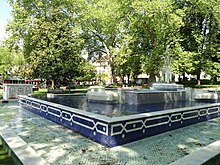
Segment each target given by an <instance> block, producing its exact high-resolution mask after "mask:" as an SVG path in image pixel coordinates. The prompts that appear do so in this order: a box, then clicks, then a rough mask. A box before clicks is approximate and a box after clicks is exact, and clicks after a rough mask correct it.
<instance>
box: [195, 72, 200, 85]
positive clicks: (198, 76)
mask: <svg viewBox="0 0 220 165" xmlns="http://www.w3.org/2000/svg"><path fill="white" fill-rule="evenodd" d="M200 74H201V72H200V71H198V72H197V74H196V78H197V85H201V82H200Z"/></svg>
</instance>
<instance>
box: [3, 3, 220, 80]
mask: <svg viewBox="0 0 220 165" xmlns="http://www.w3.org/2000/svg"><path fill="white" fill-rule="evenodd" d="M10 4H11V6H12V7H13V12H12V18H13V20H12V21H11V22H10V23H9V24H8V32H9V38H8V40H7V42H6V43H7V45H8V47H9V48H10V49H13V50H15V51H16V52H19V53H22V54H23V56H24V57H25V60H26V62H27V63H28V68H29V73H30V76H32V77H40V78H46V79H52V80H56V79H72V78H74V77H84V76H83V75H84V74H88V76H85V77H87V78H88V77H90V78H92V76H94V68H93V67H92V66H90V64H89V63H88V61H87V60H85V59H84V58H83V57H82V54H83V53H82V52H84V51H87V52H88V55H89V58H88V60H89V59H91V58H94V57H96V56H102V55H105V56H106V55H107V57H108V60H109V65H110V66H111V74H112V79H113V82H114V83H117V80H116V76H119V77H120V81H121V82H122V83H123V80H124V76H126V75H127V76H128V77H129V78H130V76H133V77H134V78H135V77H136V76H137V75H139V74H140V73H142V72H144V73H147V74H148V75H149V76H150V77H149V84H150V83H152V82H155V80H156V79H155V78H156V76H157V75H158V73H159V72H160V71H161V69H162V67H163V66H164V62H165V59H166V58H167V57H171V66H172V70H173V72H174V73H177V74H184V73H191V74H195V75H197V79H198V82H199V80H200V73H201V72H202V71H205V72H206V73H208V74H210V75H211V76H212V77H213V78H215V79H216V78H217V77H218V76H219V69H220V65H219V55H220V53H219V51H220V48H219V43H220V42H219V39H220V32H219V31H220V14H219V10H220V2H219V1H216V0H210V1H206V0H192V1H189V0H180V1H174V0H167V1H164V0H154V1H151V0H109V1H106V0H90V1H85V0H62V1H59V0H54V1H49V0H38V1H37V0H32V1H26V0H16V1H14V0H10ZM89 70H91V71H89Z"/></svg>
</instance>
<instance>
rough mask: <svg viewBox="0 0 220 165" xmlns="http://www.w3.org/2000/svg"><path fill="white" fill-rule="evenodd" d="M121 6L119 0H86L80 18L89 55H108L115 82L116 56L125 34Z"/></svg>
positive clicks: (121, 3) (121, 2)
mask: <svg viewBox="0 0 220 165" xmlns="http://www.w3.org/2000/svg"><path fill="white" fill-rule="evenodd" d="M123 7H124V6H123V1H119V0H111V1H106V0H92V1H88V3H87V8H86V11H84V15H85V16H84V19H82V20H83V22H82V27H83V37H84V39H85V41H86V48H87V51H88V53H89V56H90V57H94V56H100V55H101V56H102V55H107V56H108V59H109V64H110V66H111V72H112V73H111V74H112V78H113V82H114V83H115V84H116V83H117V80H116V67H117V66H116V65H117V64H118V63H117V61H118V59H116V57H117V56H118V53H119V52H120V54H121V51H119V49H120V48H121V41H122V40H123V38H124V36H125V31H124V30H125V28H124V26H125V21H124V13H123V11H124V10H123ZM125 54H127V53H124V55H125ZM121 55H122V54H121ZM127 55H128V54H127ZM126 57H127V56H126ZM117 58H118V57H117Z"/></svg>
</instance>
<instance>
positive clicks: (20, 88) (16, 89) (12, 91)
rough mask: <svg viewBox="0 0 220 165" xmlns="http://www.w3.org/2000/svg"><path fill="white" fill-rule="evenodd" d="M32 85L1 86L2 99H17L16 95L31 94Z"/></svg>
mask: <svg viewBox="0 0 220 165" xmlns="http://www.w3.org/2000/svg"><path fill="white" fill-rule="evenodd" d="M32 92H33V89H32V84H3V99H4V100H8V99H17V98H18V95H28V94H32Z"/></svg>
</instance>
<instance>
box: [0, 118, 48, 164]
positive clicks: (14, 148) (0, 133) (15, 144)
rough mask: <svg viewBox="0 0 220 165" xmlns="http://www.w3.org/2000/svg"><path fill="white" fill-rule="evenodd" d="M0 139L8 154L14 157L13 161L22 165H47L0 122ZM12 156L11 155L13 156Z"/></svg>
mask: <svg viewBox="0 0 220 165" xmlns="http://www.w3.org/2000/svg"><path fill="white" fill-rule="evenodd" d="M0 125H1V127H0V138H2V141H3V144H4V143H5V144H6V146H8V147H9V148H8V149H9V153H10V152H12V153H13V154H14V155H15V157H16V158H15V159H17V160H18V162H19V164H22V165H49V163H48V162H46V161H45V160H44V159H43V158H42V157H40V156H38V153H37V152H36V151H35V150H34V149H33V148H32V147H30V146H29V145H28V144H27V143H26V142H25V141H23V140H22V139H21V138H20V137H19V136H17V135H16V134H15V133H14V132H13V131H12V130H11V129H10V128H9V127H8V126H7V125H6V124H5V123H4V122H2V121H0ZM13 154H12V155H13Z"/></svg>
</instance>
